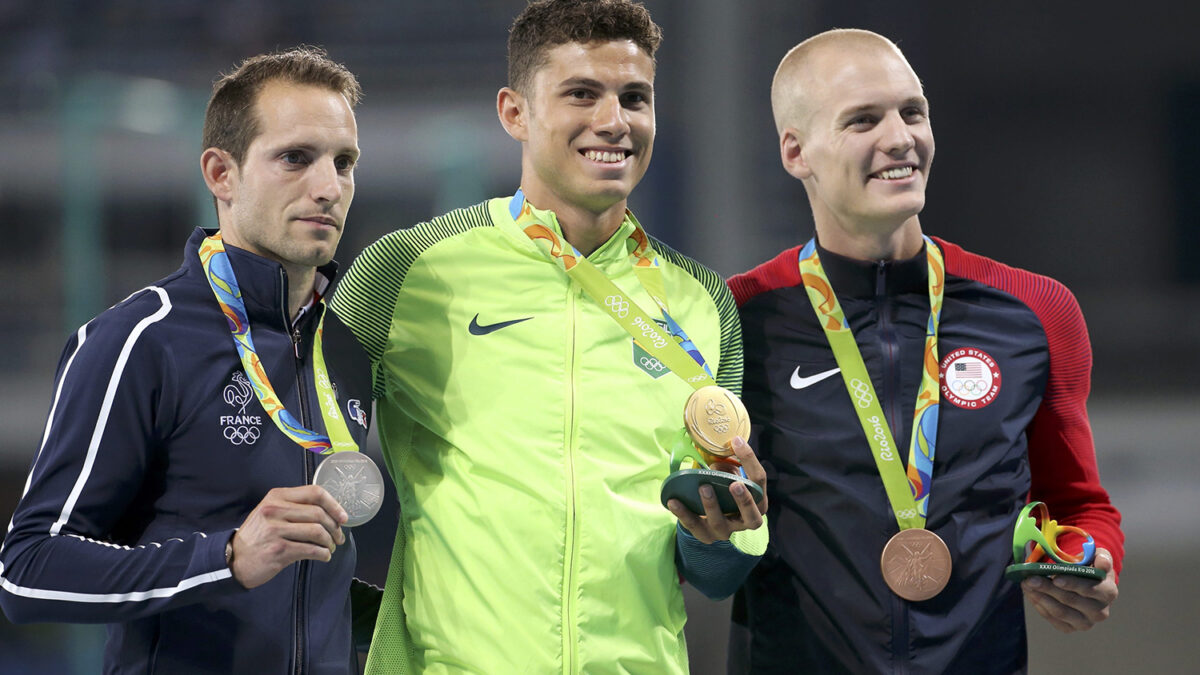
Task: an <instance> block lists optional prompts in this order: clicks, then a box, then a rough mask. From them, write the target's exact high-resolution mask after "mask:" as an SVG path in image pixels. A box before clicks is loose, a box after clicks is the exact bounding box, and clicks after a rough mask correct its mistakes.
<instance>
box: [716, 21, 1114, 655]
mask: <svg viewBox="0 0 1200 675" xmlns="http://www.w3.org/2000/svg"><path fill="white" fill-rule="evenodd" d="M771 98H772V107H773V109H774V112H775V118H776V124H777V126H778V130H779V134H780V152H781V157H782V159H783V164H784V167H785V169H786V170H787V171H788V172H789V173H790V174H792V175H793V176H795V177H797V178H799V179H800V180H801V181H802V182H803V184H804V187H805V189H806V191H807V194H808V197H809V201H810V203H811V206H812V211H813V217H814V221H815V225H816V234H817V236H816V238H815V239H814V240H813V241H811V242H809V243H808V244H807V245H804V246H799V247H796V248H792V249H789V250H787V251H784V252H783V253H782V254H780V255H779V256H777V257H776V258H775V259H774V260H771V261H769V262H766V263H763V264H762V265H760V266H759V267H757V268H755V269H753V270H751V271H749V272H747V273H745V274H741V275H737V276H735V277H733V278H732V279H730V280H729V285H730V287H731V288H732V290H733V292H734V296H735V297H736V299H737V301H738V304H739V307H740V313H741V317H742V330H743V335H744V339H745V354H746V368H745V386H744V389H743V392H744V394H743V395H744V397H745V403H746V407H747V408H748V410H749V412H750V417H751V420H752V424H753V428H754V433H753V434H752V435H753V437H754V439H753V440H752V442H751V445H753V447H755V448H756V449H757V451H758V452H759V454H760V456H761V457H762V458H763V464H764V466H765V467H767V471H768V476H769V479H770V481H771V483H772V486H773V487H772V494H771V504H770V510H769V514H770V519H769V523H770V527H771V532H770V535H771V545H770V547H769V549H768V551H767V553H766V555H765V556H764V557H763V559H762V561H761V562H760V563H759V565H758V566H757V568H755V570H754V571H753V573H752V574H751V577H750V579H749V581H748V582H747V584H746V585H745V587H744V588H743V590H742V591H741V592H740V593H739V596H738V598H737V600H736V602H735V608H734V625H733V629H732V634H731V641H730V657H729V670H730V672H738V673H740V672H753V673H796V672H814V673H816V672H820V673H1015V672H1023V671H1024V670H1025V668H1026V665H1027V664H1026V662H1027V654H1026V651H1027V650H1026V643H1025V619H1024V614H1023V604H1022V591H1024V597H1026V598H1028V599H1029V600H1030V601H1031V603H1032V604H1033V606H1034V608H1035V609H1036V610H1037V611H1038V612H1039V613H1040V614H1041V615H1042V616H1043V617H1045V618H1046V619H1047V620H1048V621H1049V622H1050V624H1051V625H1053V626H1054V627H1056V628H1058V629H1059V630H1062V631H1064V632H1069V631H1073V630H1086V629H1088V628H1090V627H1091V626H1092V625H1094V624H1095V623H1096V622H1098V621H1101V620H1103V619H1104V618H1106V617H1107V615H1108V611H1109V606H1110V605H1111V604H1112V602H1113V601H1114V600H1115V599H1116V597H1117V586H1116V573H1117V572H1118V571H1119V569H1120V561H1121V557H1122V552H1123V548H1122V547H1123V541H1124V539H1123V535H1122V533H1121V530H1120V515H1119V514H1118V513H1117V511H1116V509H1115V508H1113V507H1112V505H1111V504H1110V503H1109V499H1108V495H1107V493H1106V492H1105V491H1104V489H1103V488H1102V487H1101V486H1100V482H1099V474H1098V472H1097V469H1096V461H1095V453H1094V448H1093V444H1092V436H1091V430H1090V426H1089V423H1088V419H1087V412H1086V409H1085V401H1086V398H1087V394H1088V389H1089V386H1090V369H1091V349H1090V346H1089V343H1088V337H1087V329H1086V326H1085V325H1084V322H1083V317H1082V315H1081V313H1080V311H1079V307H1078V305H1077V304H1076V302H1075V299H1074V297H1073V296H1072V295H1071V293H1070V291H1068V290H1067V289H1066V288H1065V287H1064V286H1062V285H1061V284H1059V283H1058V282H1056V281H1054V280H1052V279H1049V278H1047V277H1043V276H1039V275H1035V274H1032V273H1030V272H1026V271H1024V270H1019V269H1015V268H1012V267H1009V266H1006V265H1003V264H1000V263H998V262H995V261H992V260H989V259H987V258H984V257H981V256H978V255H974V254H971V253H968V252H966V251H964V250H962V249H961V248H959V247H957V246H955V245H953V244H951V243H948V242H945V241H942V240H940V239H928V238H925V237H924V236H923V235H922V232H921V226H920V223H919V221H918V217H917V214H918V213H919V212H920V211H921V210H922V208H923V206H924V203H925V182H926V180H927V179H928V174H929V168H930V164H931V162H932V159H933V151H934V144H933V134H932V131H931V127H930V123H929V107H928V102H927V101H926V99H925V97H924V94H923V91H922V87H921V83H920V81H919V80H918V79H917V76H916V74H915V73H914V72H913V71H912V68H911V67H910V66H909V65H908V62H907V61H906V60H905V59H904V57H903V55H902V54H901V53H900V50H899V49H898V48H896V46H895V45H894V44H892V43H891V42H890V41H889V40H887V39H886V38H883V37H881V36H879V35H876V34H874V33H869V32H866V31H857V30H836V31H830V32H827V33H823V34H821V35H818V36H816V37H814V38H811V39H810V40H807V41H805V42H804V43H801V44H800V45H798V46H797V47H796V48H795V49H793V50H792V51H791V52H789V54H788V55H787V56H786V57H785V58H784V60H783V62H782V63H781V64H780V67H779V69H778V71H777V73H776V75H775V81H774V83H773V85H772V94H771ZM938 306H940V307H941V311H940V313H936V312H932V311H931V308H935V307H938ZM838 308H840V310H839V309H838ZM847 330H848V332H849V334H850V335H852V337H849V342H847V341H846V337H845V336H846V335H847ZM934 397H936V398H937V400H935V398H934ZM876 403H878V406H877V407H876ZM931 404H932V405H931ZM860 410H861V411H863V412H862V413H860V412H859V411H860ZM871 411H877V413H873V412H871ZM914 426H916V427H917V429H918V432H919V433H917V434H913V433H912V432H913V428H914ZM911 446H915V448H914V449H912V450H910V447H911ZM900 461H903V462H904V465H903V466H902V467H901V468H899V469H896V468H895V467H896V466H898V465H899V462H900ZM893 469H894V470H895V472H896V473H895V474H892V473H889V472H890V471H892V470H893ZM892 475H894V476H895V477H897V478H898V479H899V480H898V483H899V486H900V489H899V490H898V491H892V490H890V489H889V487H891V486H894V485H895V484H896V481H895V478H889V477H888V476H892ZM889 480H890V481H893V482H891V483H887V482H886V481H889ZM1028 500H1037V501H1042V502H1045V503H1047V505H1048V506H1049V511H1050V515H1051V517H1053V518H1055V519H1057V520H1058V521H1059V522H1061V523H1064V524H1070V525H1074V526H1077V527H1081V528H1083V529H1084V530H1087V531H1088V532H1090V533H1091V534H1092V535H1093V536H1094V538H1095V541H1096V544H1097V546H1098V549H1097V554H1096V558H1095V563H1094V565H1095V566H1096V567H1097V568H1100V569H1103V570H1106V571H1107V573H1108V576H1107V578H1106V579H1105V580H1104V581H1103V582H1099V583H1097V582H1095V581H1092V580H1084V579H1081V578H1078V577H1071V576H1063V575H1059V576H1058V577H1055V578H1053V579H1052V580H1051V579H1047V578H1040V577H1032V578H1030V579H1027V580H1025V581H1024V582H1023V583H1022V584H1020V585H1018V584H1016V583H1013V582H1011V581H1008V580H1006V579H1005V577H1004V568H1005V567H1006V565H1008V564H1011V563H1012V555H1013V554H1012V539H1013V526H1014V524H1015V521H1016V518H1017V515H1018V513H1019V512H1020V510H1021V509H1022V507H1023V506H1024V504H1025V503H1026V502H1027V501H1028ZM901 530H904V531H905V533H906V535H907V534H917V535H921V537H922V538H921V539H920V542H922V543H920V544H917V545H913V544H909V543H905V542H908V541H911V540H907V539H894V537H897V536H898V533H899V532H900V531H901ZM909 530H925V531H924V532H910V531H909ZM896 541H899V542H901V543H900V544H899V545H895V546H894V545H893V544H894V542H896ZM1081 541H1082V540H1081V539H1080V538H1078V537H1075V538H1070V537H1065V538H1063V539H1061V540H1060V543H1061V544H1062V545H1063V546H1064V548H1065V549H1067V550H1071V549H1074V550H1076V551H1077V550H1078V549H1079V548H1080V544H1081ZM931 542H932V543H931ZM939 542H940V544H943V545H942V546H941V550H942V551H944V552H945V553H946V554H948V556H947V558H941V557H939V556H938V554H937V547H938V546H939ZM889 549H890V550H889ZM901 554H903V555H901Z"/></svg>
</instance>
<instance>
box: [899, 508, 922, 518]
mask: <svg viewBox="0 0 1200 675" xmlns="http://www.w3.org/2000/svg"><path fill="white" fill-rule="evenodd" d="M896 517H897V518H916V517H917V511H916V509H901V510H899V511H897V512H896Z"/></svg>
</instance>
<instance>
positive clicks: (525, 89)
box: [508, 0, 662, 94]
mask: <svg viewBox="0 0 1200 675" xmlns="http://www.w3.org/2000/svg"><path fill="white" fill-rule="evenodd" d="M593 40H603V41H611V40H630V41H632V42H633V43H634V44H636V45H637V46H638V47H640V48H641V49H642V51H644V52H646V55H647V56H649V57H650V61H651V63H653V62H654V52H655V51H657V50H658V45H659V44H661V43H662V29H661V28H659V27H658V24H656V23H654V21H653V20H652V19H651V18H650V11H649V10H647V9H646V8H645V7H644V6H643V5H642V4H641V3H639V2H630V0H535V2H531V3H529V5H527V6H526V7H525V9H524V10H523V11H522V12H521V13H520V14H519V15H518V16H517V18H516V19H515V20H514V21H513V24H512V27H511V28H510V29H509V31H508V86H509V87H511V88H512V89H514V90H516V91H518V92H520V93H522V94H528V93H529V86H530V85H531V84H532V83H533V75H534V73H536V72H537V71H538V69H540V68H541V67H542V66H544V65H546V62H547V56H546V53H547V52H548V51H550V49H552V48H554V47H557V46H558V45H562V44H567V43H569V42H579V43H582V44H586V43H588V42H592V41H593Z"/></svg>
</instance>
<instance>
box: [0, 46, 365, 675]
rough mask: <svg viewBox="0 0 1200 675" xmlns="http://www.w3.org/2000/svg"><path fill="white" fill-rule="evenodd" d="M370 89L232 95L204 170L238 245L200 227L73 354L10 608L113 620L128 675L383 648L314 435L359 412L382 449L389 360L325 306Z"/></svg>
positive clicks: (249, 69) (254, 87)
mask: <svg viewBox="0 0 1200 675" xmlns="http://www.w3.org/2000/svg"><path fill="white" fill-rule="evenodd" d="M359 95H360V89H359V85H358V82H357V81H356V80H355V78H354V76H353V75H352V74H351V73H350V72H348V71H347V70H345V68H343V67H342V66H340V65H338V64H335V63H333V62H332V61H330V60H329V59H328V58H327V57H326V56H325V55H324V53H323V52H322V51H320V50H316V49H297V50H291V51H288V52H281V53H276V54H270V55H265V56H259V57H254V58H252V59H249V60H247V61H246V62H244V63H243V64H242V65H241V66H240V67H239V68H238V70H237V71H236V72H234V73H233V74H231V75H228V76H226V77H224V78H223V79H221V80H220V81H218V82H217V84H216V85H215V87H214V94H213V98H212V99H211V100H210V102H209V107H208V111H207V114H206V118H205V129H204V145H205V147H206V148H207V149H206V150H205V151H204V153H203V155H202V157H201V166H202V171H203V174H204V179H205V182H206V183H207V184H208V187H209V189H210V190H211V191H212V193H213V196H214V198H215V203H216V208H217V215H218V221H219V223H220V230H219V234H218V232H217V231H205V230H201V229H197V230H196V231H195V232H194V233H193V235H192V237H191V238H190V239H189V240H188V243H187V246H186V247H185V250H184V261H183V266H182V267H181V268H180V269H179V270H178V271H177V272H175V273H174V274H172V275H171V276H169V277H166V278H165V279H162V280H160V281H157V282H155V283H154V284H152V285H150V286H148V287H146V288H144V289H142V290H140V291H137V292H135V293H134V294H132V295H131V296H129V297H128V298H126V299H125V300H124V301H122V302H120V303H118V304H117V305H115V306H114V307H112V308H110V309H109V310H107V311H105V312H104V313H102V314H101V315H99V316H98V317H96V318H95V319H93V320H92V321H90V322H89V323H87V324H86V325H84V326H83V327H81V328H80V329H79V330H78V331H77V332H76V333H75V335H74V336H72V337H71V339H70V340H68V342H67V346H66V349H65V350H64V351H63V355H62V359H61V361H60V363H59V366H58V373H57V377H56V380H55V386H54V396H53V400H52V402H51V405H50V413H49V418H48V420H47V423H46V429H45V433H44V434H43V437H42V444H41V447H40V448H39V449H38V452H37V455H36V456H35V459H34V462H33V468H32V471H31V473H30V476H29V480H28V482H27V485H26V489H25V493H24V495H23V497H22V499H21V501H20V503H19V504H18V506H17V510H16V513H15V515H14V516H13V521H12V524H11V526H10V528H9V531H8V534H7V536H6V537H5V540H4V545H3V550H2V551H0V605H2V606H3V608H4V611H5V613H6V614H7V615H8V617H9V618H10V619H12V620H13V621H17V622H30V621H64V622H89V623H107V624H110V626H109V631H108V642H107V647H106V653H105V672H106V673H192V672H195V673H255V674H258V673H347V672H357V664H358V661H357V657H356V654H355V645H354V640H353V638H352V631H351V625H352V619H351V617H352V612H353V615H354V617H355V623H356V626H355V627H356V628H357V627H359V626H358V625H357V624H358V623H359V622H361V623H362V624H363V625H362V626H361V627H362V628H365V631H364V633H363V634H364V635H366V636H367V639H369V635H370V630H371V628H372V625H373V622H374V614H373V612H374V611H375V609H376V608H377V607H378V600H379V592H378V590H377V589H373V588H371V587H370V586H368V585H367V584H364V583H362V582H358V581H355V580H353V572H354V566H355V559H356V554H355V548H354V542H353V540H352V539H351V538H350V537H349V536H348V533H346V532H344V531H343V530H342V528H341V524H342V523H344V522H346V519H347V514H346V512H345V510H344V509H343V508H342V507H341V506H340V505H339V504H338V502H337V501H335V500H334V498H333V497H332V496H331V495H330V494H329V493H328V492H327V491H325V490H324V489H323V488H320V487H317V486H314V485H310V483H311V482H312V477H313V473H314V470H315V467H316V466H317V464H318V462H319V461H321V459H322V457H321V455H319V454H318V453H317V452H310V451H309V449H306V448H305V447H302V446H301V445H300V444H299V441H298V440H296V439H297V438H305V439H310V441H309V442H310V447H313V448H316V449H317V450H318V451H319V450H320V449H321V448H322V447H328V437H333V436H335V435H336V434H335V432H334V431H333V430H332V427H334V426H335V425H334V424H333V422H332V421H331V420H336V419H338V418H339V417H340V418H342V419H343V420H344V422H342V424H343V427H342V431H341V432H338V433H341V434H342V435H341V436H338V437H339V438H343V439H344V438H345V436H349V437H350V438H352V439H353V442H356V443H357V444H358V445H359V446H361V445H362V443H363V442H364V441H365V439H366V432H367V423H368V419H367V414H366V412H365V411H366V410H368V409H369V405H370V396H371V390H370V384H371V383H370V374H369V364H368V362H367V361H366V357H365V355H364V354H363V353H362V352H361V351H360V349H359V348H358V346H357V343H356V341H355V340H354V338H353V337H352V336H350V334H349V332H348V331H347V330H346V329H345V327H344V326H342V325H341V324H340V323H338V322H337V321H336V319H335V318H334V317H333V316H332V315H330V316H327V317H326V316H324V303H323V301H322V300H321V296H322V294H323V293H324V292H325V289H326V288H327V287H328V285H329V282H330V281H331V279H332V277H333V275H334V271H335V267H336V265H335V264H334V263H332V262H331V261H332V257H333V253H334V249H335V248H336V246H337V243H338V240H339V238H340V236H341V232H342V227H343V224H344V222H345V217H346V211H347V209H348V208H349V206H350V202H351V199H352V198H353V195H354V174H353V170H354V165H355V161H356V159H357V157H358V152H359V151H358V140H357V139H358V135H357V128H356V126H355V119H354V112H353V106H354V105H355V104H356V103H357V101H358V98H359ZM202 252H203V257H202ZM222 261H225V262H227V267H220V265H221V264H222ZM217 270H223V271H221V272H220V273H216V271H217ZM210 271H213V272H214V273H213V274H210ZM234 283H235V284H236V285H237V286H238V287H239V288H240V293H237V292H234V293H232V294H231V295H229V296H228V298H230V299H228V300H227V301H224V302H225V304H219V302H218V297H219V296H218V294H217V292H216V291H217V290H220V287H222V286H225V287H226V288H225V290H228V287H229V286H230V285H231V284H234ZM322 319H324V323H323V324H322ZM246 326H248V327H249V331H248V335H249V336H250V337H251V338H252V342H253V349H252V350H250V351H252V352H254V353H255V354H256V356H251V355H250V353H249V352H246V354H247V355H246V356H245V357H244V358H243V357H242V356H240V355H239V351H238V349H236V348H235V342H234V339H235V338H234V332H232V331H233V330H234V329H241V328H245V327H246ZM322 326H323V330H321V327H322ZM318 330H321V334H322V342H323V348H322V349H314V341H315V338H316V334H317V332H318ZM322 366H323V367H322ZM280 407H282V409H283V410H284V411H286V412H287V413H289V414H290V418H286V419H290V422H291V423H292V426H291V427H290V428H289V431H285V430H284V428H283V427H281V426H280V425H279V424H277V423H276V422H275V419H277V418H278V419H285V418H284V417H280V415H281V413H280V412H279V408H280ZM298 427H302V428H303V429H299V430H298V429H297V428H298ZM347 432H348V433H347ZM305 434H307V435H305ZM326 434H328V437H327V436H326ZM311 439H316V440H311ZM321 439H325V441H322V440H321ZM322 442H325V443H326V445H324V446H321V445H320V444H321V443H322ZM351 445H353V443H351ZM352 596H353V603H352V600H351V598H352ZM352 604H353V607H352Z"/></svg>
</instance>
